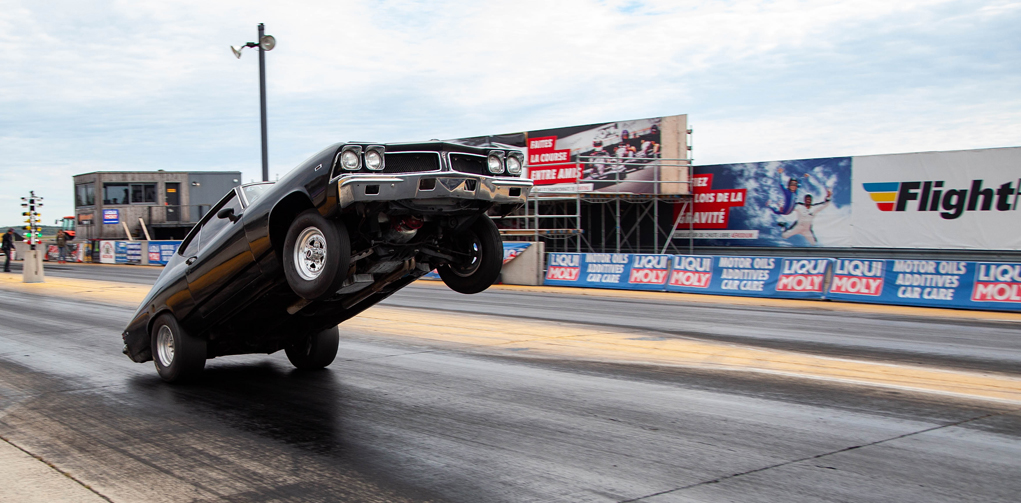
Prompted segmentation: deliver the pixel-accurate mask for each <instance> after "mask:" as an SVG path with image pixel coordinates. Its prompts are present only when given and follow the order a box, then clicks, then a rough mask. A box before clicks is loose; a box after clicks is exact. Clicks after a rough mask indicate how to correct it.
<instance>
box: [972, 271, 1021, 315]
mask: <svg viewBox="0 0 1021 503" xmlns="http://www.w3.org/2000/svg"><path fill="white" fill-rule="evenodd" d="M971 302H972V303H973V304H975V305H977V306H979V307H981V308H988V309H996V310H1000V309H1021V264H998V263H988V262H979V263H977V264H975V282H974V284H973V285H972V289H971Z"/></svg>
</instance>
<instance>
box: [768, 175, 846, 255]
mask: <svg viewBox="0 0 1021 503" xmlns="http://www.w3.org/2000/svg"><path fill="white" fill-rule="evenodd" d="M792 181H793V180H792ZM832 195H833V191H830V190H827V191H826V200H825V201H823V202H821V203H815V204H812V195H811V194H805V202H799V203H795V204H794V209H793V210H792V211H793V212H794V213H796V214H797V215H798V219H797V220H796V221H795V222H794V223H788V222H780V223H779V224H778V225H779V226H780V228H781V229H783V234H780V236H781V237H782V238H784V239H790V238H791V237H793V236H797V235H801V236H802V237H804V238H805V240H806V241H808V244H810V245H812V246H815V245H816V244H817V243H818V241H819V240H818V239H816V238H815V232H814V231H813V230H812V222H813V221H815V216H816V215H817V214H819V212H820V211H822V210H823V209H825V208H826V207H827V206H829V205H830V196H832Z"/></svg>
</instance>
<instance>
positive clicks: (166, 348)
mask: <svg viewBox="0 0 1021 503" xmlns="http://www.w3.org/2000/svg"><path fill="white" fill-rule="evenodd" d="M151 348H152V359H153V361H154V362H155V363H156V372H157V373H159V375H160V377H162V378H163V380H164V381H167V382H183V381H189V380H192V379H195V378H196V377H198V376H199V374H201V373H202V369H204V368H205V366H206V341H204V340H202V339H199V338H198V337H194V336H192V335H191V334H189V333H188V332H187V331H185V330H184V327H182V326H181V324H180V323H178V322H177V319H176V318H174V316H173V315H171V314H170V313H164V314H162V315H160V317H159V318H156V323H154V324H153V326H152V341H151Z"/></svg>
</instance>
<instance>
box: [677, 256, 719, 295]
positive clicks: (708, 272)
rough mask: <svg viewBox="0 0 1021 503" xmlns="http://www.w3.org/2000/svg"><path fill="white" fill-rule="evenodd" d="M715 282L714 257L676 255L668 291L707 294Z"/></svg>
mask: <svg viewBox="0 0 1021 503" xmlns="http://www.w3.org/2000/svg"><path fill="white" fill-rule="evenodd" d="M712 281H713V257H709V256H705V255H674V256H673V259H672V263H671V267H670V279H669V280H668V281H667V286H666V288H667V290H669V291H671V292H695V293H701V292H706V291H708V289H709V285H710V283H712Z"/></svg>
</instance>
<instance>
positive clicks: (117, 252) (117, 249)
mask: <svg viewBox="0 0 1021 503" xmlns="http://www.w3.org/2000/svg"><path fill="white" fill-rule="evenodd" d="M113 246H114V253H113V257H114V263H117V264H126V263H127V262H128V242H127V241H115V242H114V244H113Z"/></svg>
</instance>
